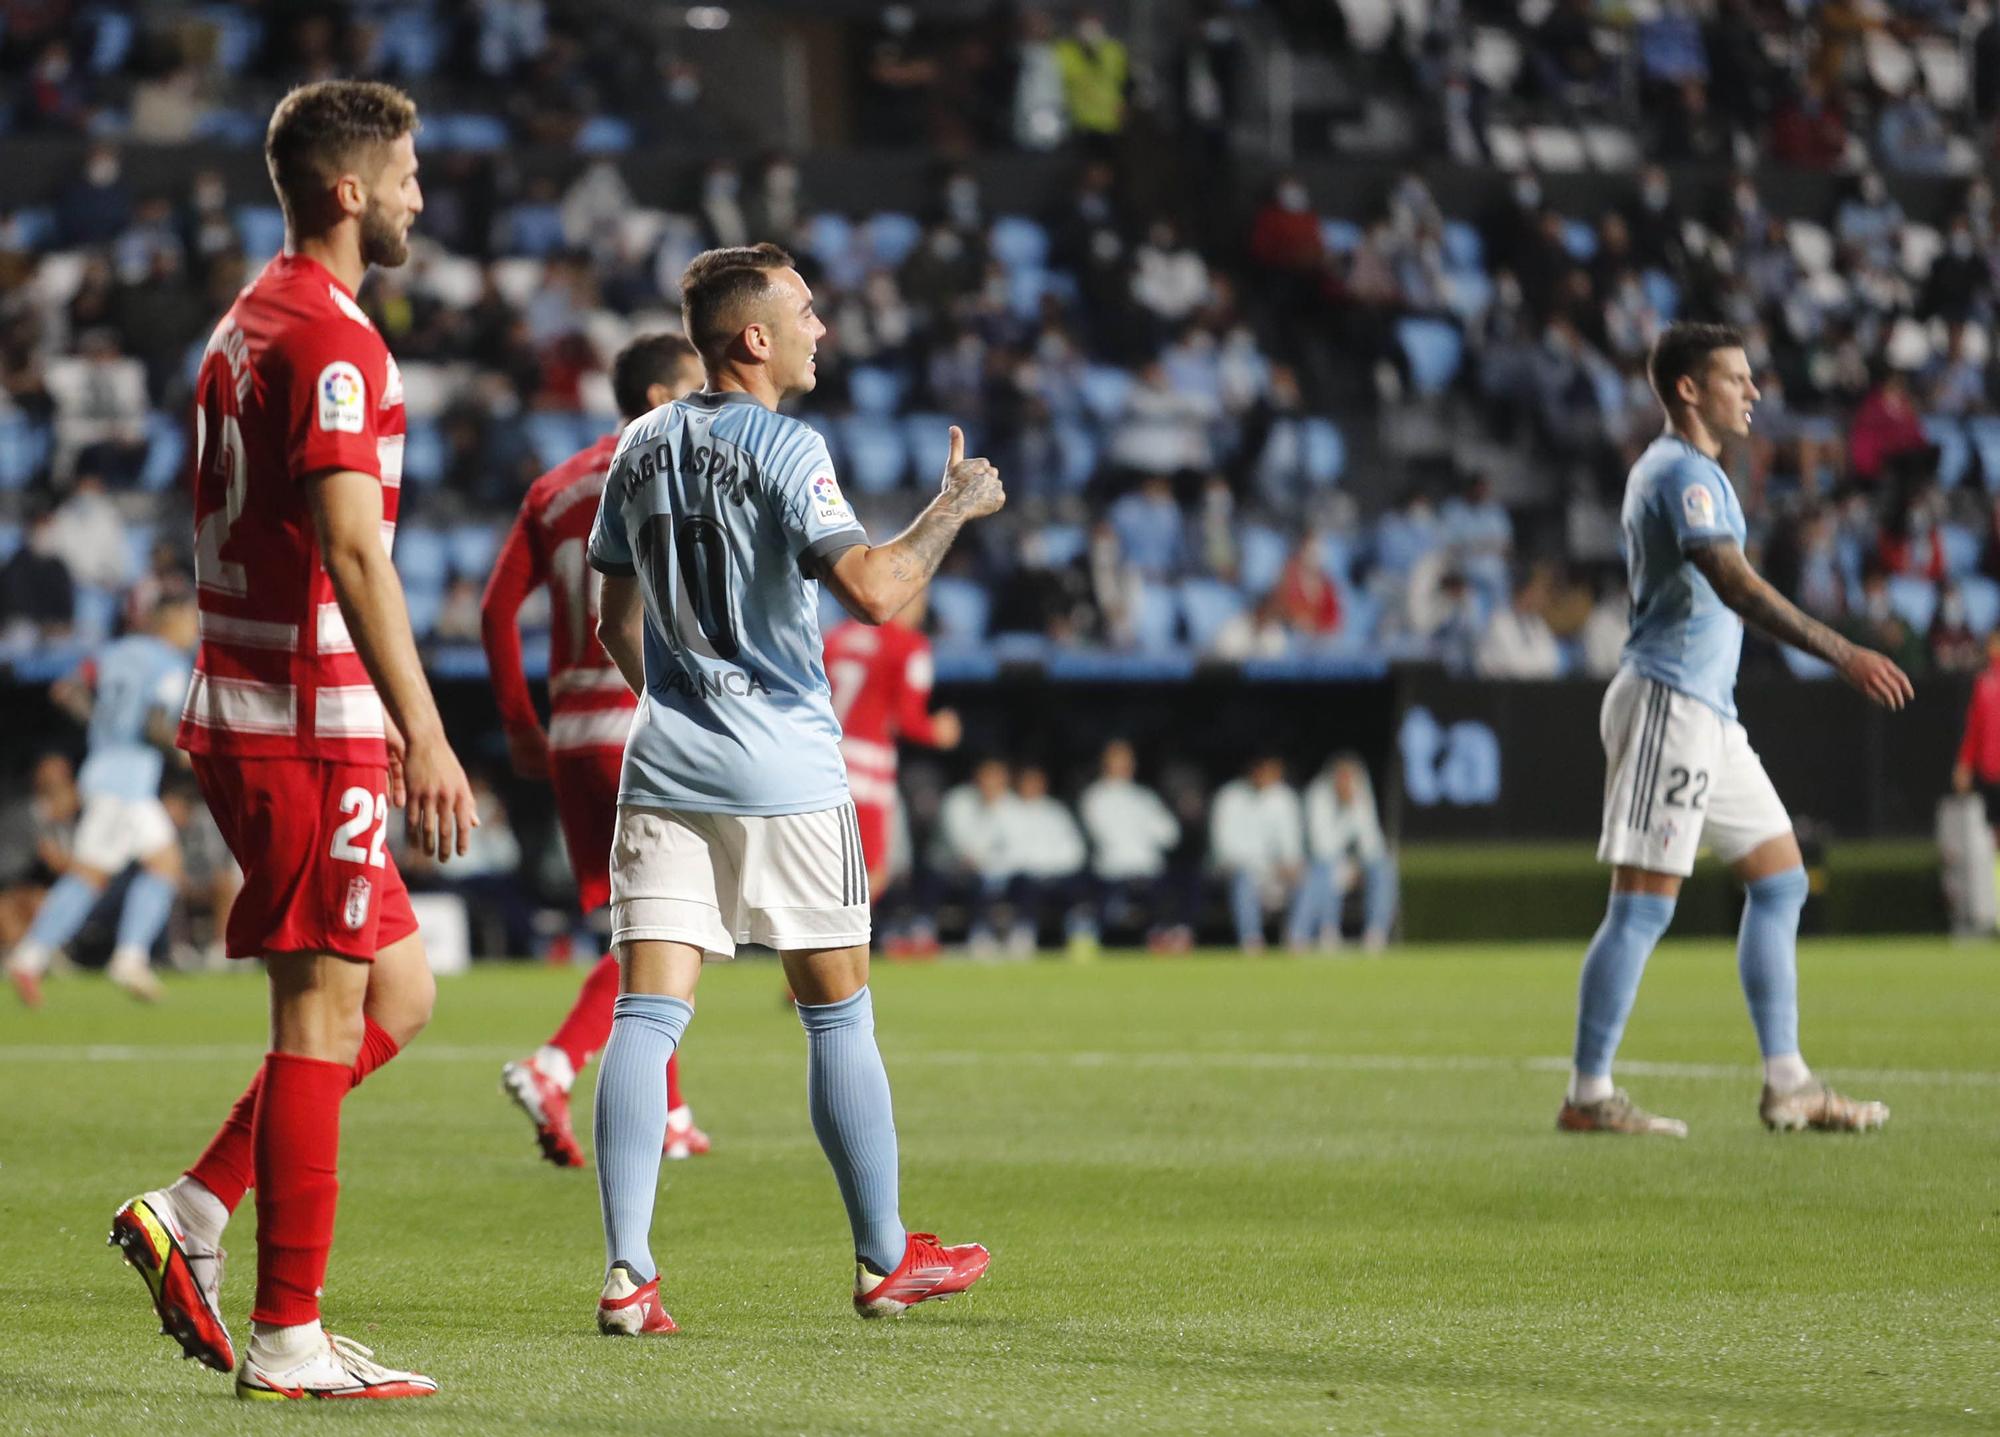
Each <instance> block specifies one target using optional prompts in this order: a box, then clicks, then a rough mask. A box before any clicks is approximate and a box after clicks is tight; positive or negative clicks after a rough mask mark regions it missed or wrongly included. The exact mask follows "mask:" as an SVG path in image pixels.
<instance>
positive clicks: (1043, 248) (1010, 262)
mask: <svg viewBox="0 0 2000 1437" xmlns="http://www.w3.org/2000/svg"><path fill="white" fill-rule="evenodd" d="M986 243H987V246H988V247H989V248H990V249H991V250H992V253H993V258H994V259H996V260H998V261H999V262H1000V265H1001V267H1002V268H1003V269H1006V270H1009V271H1012V270H1017V269H1045V268H1047V266H1048V262H1049V232H1048V231H1047V230H1046V229H1044V228H1042V225H1041V222H1040V221H1038V220H1032V219H1029V218H1028V217H1027V216H1026V215H1001V216H999V217H998V218H997V219H995V220H994V221H993V225H992V228H991V229H989V230H988V231H987V235H986Z"/></svg>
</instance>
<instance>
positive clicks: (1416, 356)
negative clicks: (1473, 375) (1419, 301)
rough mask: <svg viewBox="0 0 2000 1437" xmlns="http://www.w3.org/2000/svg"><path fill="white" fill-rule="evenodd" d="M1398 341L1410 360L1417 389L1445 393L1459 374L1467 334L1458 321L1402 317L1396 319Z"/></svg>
mask: <svg viewBox="0 0 2000 1437" xmlns="http://www.w3.org/2000/svg"><path fill="white" fill-rule="evenodd" d="M1396 342H1397V343H1398V344H1400V345H1402V347H1403V357H1404V358H1405V359H1406V360H1408V361H1409V366H1410V380H1411V383H1413V384H1414V385H1415V386H1416V389H1417V393H1419V394H1442V393H1444V391H1445V390H1447V389H1449V388H1450V387H1451V382H1452V381H1453V380H1454V379H1456V378H1457V377H1458V368H1459V365H1460V363H1461V362H1462V361H1463V360H1464V358H1465V338H1464V336H1463V335H1461V334H1460V333H1459V331H1458V326H1457V325H1455V324H1450V323H1447V322H1446V321H1444V320H1441V319H1401V320H1398V321H1397V322H1396Z"/></svg>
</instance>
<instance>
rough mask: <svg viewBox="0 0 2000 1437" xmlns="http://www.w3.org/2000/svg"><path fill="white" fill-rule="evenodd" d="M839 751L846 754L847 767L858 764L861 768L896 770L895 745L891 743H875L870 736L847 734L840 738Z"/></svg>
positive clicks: (891, 771)
mask: <svg viewBox="0 0 2000 1437" xmlns="http://www.w3.org/2000/svg"><path fill="white" fill-rule="evenodd" d="M840 751H841V752H842V753H843V754H845V755H846V756H847V763H848V767H849V768H852V767H853V766H854V765H855V764H860V765H861V766H862V767H863V768H872V769H885V770H887V771H888V772H890V773H894V772H895V771H896V746H895V745H894V744H892V743H877V742H875V740H874V739H872V738H855V737H854V736H853V735H852V734H848V735H844V736H843V737H842V738H841V740H840Z"/></svg>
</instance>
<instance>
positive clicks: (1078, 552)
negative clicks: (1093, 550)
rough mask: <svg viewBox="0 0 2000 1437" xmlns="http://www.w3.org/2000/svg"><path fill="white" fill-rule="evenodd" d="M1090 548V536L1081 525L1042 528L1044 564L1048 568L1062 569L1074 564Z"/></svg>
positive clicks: (1044, 526) (1051, 525)
mask: <svg viewBox="0 0 2000 1437" xmlns="http://www.w3.org/2000/svg"><path fill="white" fill-rule="evenodd" d="M1089 546H1090V534H1089V532H1088V531H1087V530H1085V528H1084V527H1083V525H1081V524H1045V525H1043V526H1042V562H1043V564H1044V565H1046V566H1047V567H1048V568H1051V569H1061V568H1065V567H1067V566H1068V565H1070V564H1074V563H1075V562H1076V561H1077V560H1078V559H1081V558H1082V557H1083V551H1084V550H1085V549H1086V548H1088V547H1089Z"/></svg>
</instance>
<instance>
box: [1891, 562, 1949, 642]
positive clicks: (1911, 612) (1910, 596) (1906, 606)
mask: <svg viewBox="0 0 2000 1437" xmlns="http://www.w3.org/2000/svg"><path fill="white" fill-rule="evenodd" d="M1937 598H1938V595H1937V585H1936V584H1933V583H1932V582H1931V581H1930V580H1929V579H1920V578H1918V577H1916V576H1915V575H1914V574H1895V575H1892V576H1891V577H1890V579H1889V606H1890V607H1891V608H1893V609H1894V610H1895V611H1896V613H1897V615H1898V616H1899V617H1900V618H1901V619H1902V621H1903V622H1904V623H1906V624H1908V625H1909V626H1910V627H1911V628H1912V629H1914V630H1915V631H1916V632H1917V633H1919V634H1922V633H1927V632H1929V630H1930V626H1931V616H1932V615H1934V614H1935V613H1937Z"/></svg>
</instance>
